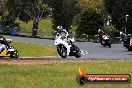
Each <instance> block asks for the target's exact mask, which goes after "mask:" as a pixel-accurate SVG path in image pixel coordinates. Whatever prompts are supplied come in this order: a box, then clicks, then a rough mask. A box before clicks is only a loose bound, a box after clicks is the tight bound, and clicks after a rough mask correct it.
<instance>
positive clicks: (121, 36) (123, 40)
mask: <svg viewBox="0 0 132 88" xmlns="http://www.w3.org/2000/svg"><path fill="white" fill-rule="evenodd" d="M126 39H127V37H126V34H124V33H123V32H122V31H120V41H121V43H125V42H126Z"/></svg>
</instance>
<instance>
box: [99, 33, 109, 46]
mask: <svg viewBox="0 0 132 88" xmlns="http://www.w3.org/2000/svg"><path fill="white" fill-rule="evenodd" d="M101 44H102V45H103V46H104V47H106V46H109V47H111V42H110V38H109V36H108V35H102V40H101Z"/></svg>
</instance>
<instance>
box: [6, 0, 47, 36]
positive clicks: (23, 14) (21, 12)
mask: <svg viewBox="0 0 132 88" xmlns="http://www.w3.org/2000/svg"><path fill="white" fill-rule="evenodd" d="M7 8H8V10H9V14H12V15H13V16H14V17H18V18H19V19H20V20H21V21H24V22H28V21H30V20H32V21H33V27H32V36H33V37H36V35H37V30H38V24H39V22H40V20H42V19H44V18H45V17H46V16H47V15H48V6H47V4H45V2H43V0H8V1H7Z"/></svg>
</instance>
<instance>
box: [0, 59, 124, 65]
mask: <svg viewBox="0 0 132 88" xmlns="http://www.w3.org/2000/svg"><path fill="white" fill-rule="evenodd" d="M105 61H108V60H92V59H87V60H86V59H85V60H84V59H82V60H69V59H55V60H52V59H46V60H37V59H33V60H31V59H30V60H26V59H22V60H13V59H1V60H0V64H17V65H21V64H25V65H26V64H61V63H67V62H76V63H82V62H105ZM115 61H116V60H115ZM118 61H119V60H118ZM120 61H124V60H120Z"/></svg>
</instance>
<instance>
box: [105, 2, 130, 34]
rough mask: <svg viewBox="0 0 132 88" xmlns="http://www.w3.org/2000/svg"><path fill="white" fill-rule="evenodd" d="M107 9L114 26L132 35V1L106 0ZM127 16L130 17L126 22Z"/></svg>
mask: <svg viewBox="0 0 132 88" xmlns="http://www.w3.org/2000/svg"><path fill="white" fill-rule="evenodd" d="M105 7H106V9H107V11H108V13H109V14H110V15H111V17H112V24H113V25H114V26H115V27H116V28H117V29H118V30H122V31H125V27H127V33H132V30H131V29H132V25H131V23H132V0H105ZM126 15H129V17H128V20H127V21H126Z"/></svg>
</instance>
